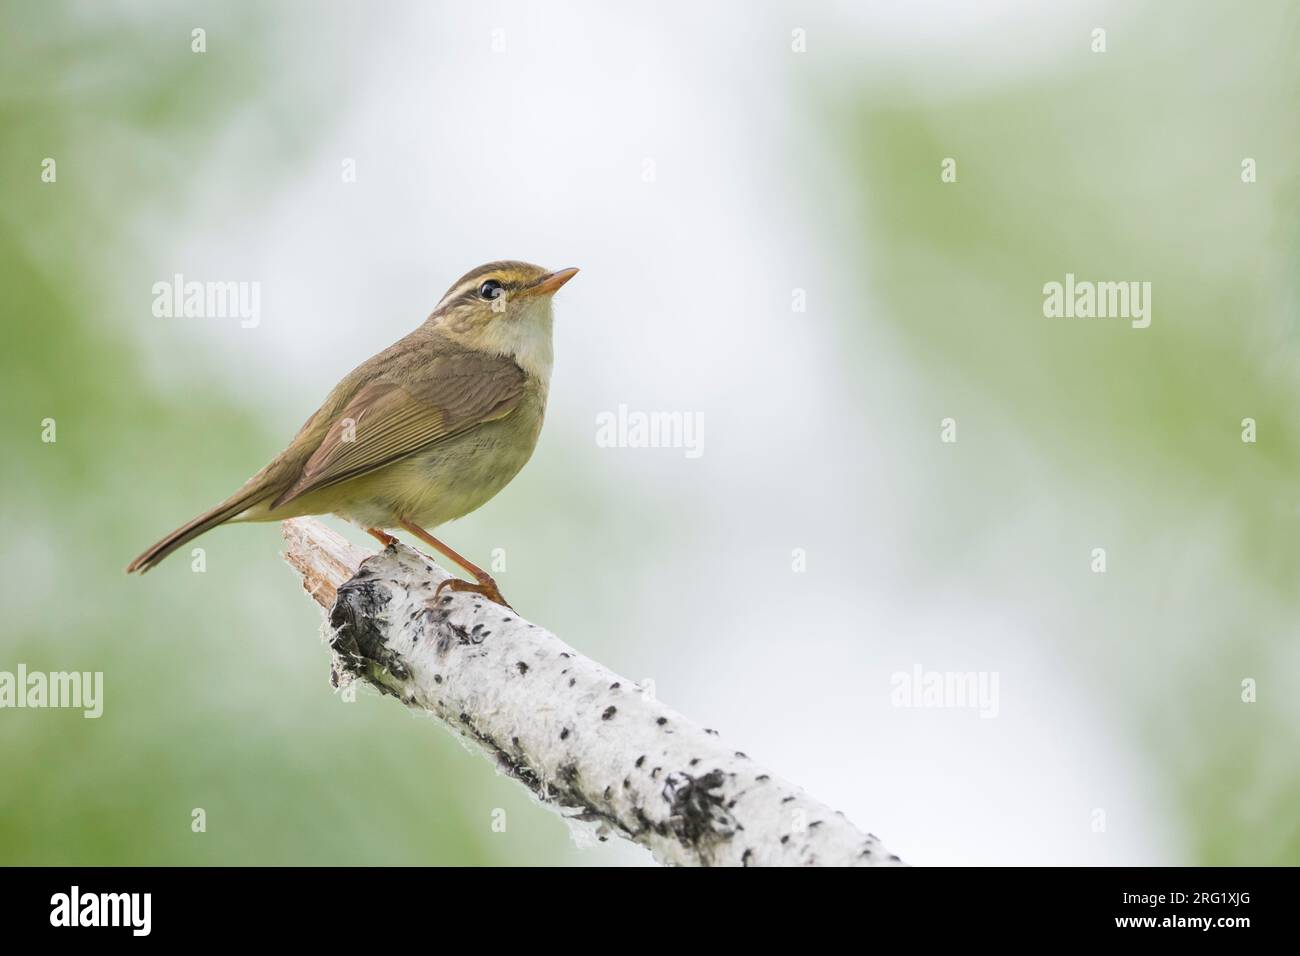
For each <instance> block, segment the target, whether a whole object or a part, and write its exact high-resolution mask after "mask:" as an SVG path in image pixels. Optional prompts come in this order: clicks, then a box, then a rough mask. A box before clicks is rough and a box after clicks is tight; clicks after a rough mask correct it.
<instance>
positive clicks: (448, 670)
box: [283, 518, 900, 866]
mask: <svg viewBox="0 0 1300 956" xmlns="http://www.w3.org/2000/svg"><path fill="white" fill-rule="evenodd" d="M283 530H284V537H285V541H286V542H287V547H286V553H285V557H286V559H287V560H288V562H289V563H290V564H291V565H292V566H293V567H294V568H296V569H297V570H298V572H299V573H300V574H301V575H302V579H303V587H304V588H305V589H306V591H307V593H308V594H310V595H311V596H312V598H313V599H315V601H316V602H317V603H318V604H320V605H321V607H323V608H324V609H325V610H326V611H327V612H328V618H327V634H328V641H329V645H330V649H331V651H332V655H333V666H332V674H331V681H332V683H333V684H334V686H336V687H341V686H344V685H346V684H349V683H351V682H352V681H353V680H358V679H359V680H363V681H365V682H367V683H369V684H371V685H373V686H374V687H376V688H378V689H379V690H380V691H381V692H383V693H385V694H389V695H392V696H393V697H396V698H397V699H398V700H401V701H402V702H403V703H405V704H406V705H407V706H408V707H411V708H414V709H417V710H422V711H424V712H426V713H428V714H430V715H431V716H433V717H434V718H436V719H437V720H438V721H440V722H441V723H443V724H445V725H446V726H447V727H449V728H450V729H452V730H453V731H454V732H455V733H457V734H458V735H460V736H461V737H462V738H463V739H464V740H465V741H467V742H468V743H469V744H470V746H471V749H477V750H479V751H481V752H482V753H484V754H486V755H487V756H488V757H489V758H490V759H492V760H493V762H494V763H495V764H496V765H497V767H498V768H499V769H500V770H501V772H503V773H505V774H506V775H507V776H509V777H511V778H513V779H515V780H517V781H519V782H520V783H521V784H523V785H524V786H525V787H527V788H528V789H529V790H530V791H532V793H533V794H534V795H535V796H536V797H537V799H538V800H539V801H541V803H543V804H544V805H546V806H549V807H551V808H552V809H555V810H557V811H558V812H559V813H561V814H562V815H563V816H565V817H566V818H568V819H569V820H570V821H577V822H579V823H581V824H586V825H588V827H589V828H591V829H594V831H595V835H596V836H597V838H598V839H601V840H604V839H608V838H609V837H610V836H611V835H613V836H618V837H622V838H624V839H627V840H631V841H632V842H634V843H638V844H641V845H642V846H645V847H648V848H649V850H650V852H651V853H652V854H653V855H654V857H655V859H657V860H659V861H660V862H662V863H669V864H682V865H690V866H863V865H873V864H882V865H889V864H898V863H899V862H900V861H899V859H898V857H896V856H893V855H892V854H890V853H889V852H888V851H887V850H885V849H884V847H882V846H881V844H880V841H879V840H878V839H877V838H876V837H875V836H872V835H871V834H867V833H863V832H861V831H859V830H858V829H857V828H856V827H854V826H853V824H851V823H850V822H849V821H848V820H847V819H846V818H845V817H844V815H843V814H842V813H839V812H836V811H833V810H831V809H829V808H828V807H826V806H824V805H823V804H821V803H818V802H817V801H816V800H814V799H812V798H811V797H809V796H808V795H807V794H806V793H804V792H803V791H802V790H801V789H799V788H798V787H796V786H793V785H792V784H789V783H786V782H785V781H783V780H780V779H778V778H777V777H775V776H773V775H772V774H770V773H769V772H767V771H766V770H764V769H763V768H762V767H761V766H759V765H758V764H757V763H755V762H754V761H753V760H751V759H750V758H749V757H747V756H746V755H745V754H744V753H742V752H740V751H738V750H736V749H735V748H734V747H730V746H728V745H727V744H725V743H724V742H723V741H722V738H721V737H720V736H719V735H718V733H717V731H714V730H709V729H706V728H703V727H700V726H697V725H696V724H693V723H691V722H690V721H689V720H687V719H686V718H684V717H683V716H682V715H681V714H678V713H677V712H675V711H673V710H670V709H669V708H667V707H665V706H664V705H663V704H661V703H659V702H658V701H656V700H655V699H653V698H652V697H650V696H649V695H647V694H645V693H643V692H642V689H641V688H640V687H638V686H637V684H635V683H634V682H632V681H630V680H628V679H626V678H624V677H620V676H619V675H617V674H615V673H614V672H612V671H611V670H609V669H608V668H606V667H604V666H603V665H601V664H599V663H597V662H595V661H593V660H591V659H589V658H587V657H584V656H583V655H582V654H579V653H578V652H577V651H575V650H574V649H573V648H572V647H569V646H568V645H567V644H565V643H564V642H562V641H561V640H560V639H559V638H557V637H556V636H555V635H553V634H551V633H549V632H548V631H545V630H543V629H542V628H540V627H537V626H536V625H534V624H530V623H528V622H527V621H525V620H524V619H522V618H521V617H519V616H518V615H517V614H515V613H514V612H512V611H508V610H506V609H504V608H502V607H499V606H498V605H496V604H493V603H491V602H489V601H486V600H484V599H483V598H481V597H479V596H478V595H476V594H472V593H464V592H461V593H455V592H444V593H443V594H442V595H441V596H440V597H439V598H438V599H437V602H436V603H434V600H433V593H434V589H435V588H436V587H437V585H438V582H439V581H441V580H443V579H444V578H446V577H448V575H447V573H446V572H445V571H443V570H442V569H441V568H439V567H438V566H437V565H435V564H434V563H433V560H432V559H430V558H428V557H426V556H425V555H423V554H421V553H420V552H418V551H415V550H414V549H412V548H410V547H407V546H406V545H404V544H398V545H395V546H393V547H390V548H387V549H386V550H385V551H383V552H382V553H380V554H376V555H370V556H367V554H366V552H363V551H361V550H359V549H357V548H355V547H353V546H352V545H351V544H350V543H348V542H347V541H346V540H344V539H343V538H341V537H340V536H339V535H337V534H335V533H334V532H333V531H331V530H329V529H328V528H326V527H325V526H324V525H322V524H321V523H320V522H318V521H313V520H310V519H302V518H298V519H293V520H290V521H286V522H284V525H283Z"/></svg>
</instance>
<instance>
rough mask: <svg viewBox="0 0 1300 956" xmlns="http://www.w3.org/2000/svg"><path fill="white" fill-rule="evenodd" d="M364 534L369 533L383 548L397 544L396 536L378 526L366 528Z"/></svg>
mask: <svg viewBox="0 0 1300 956" xmlns="http://www.w3.org/2000/svg"><path fill="white" fill-rule="evenodd" d="M366 534H368V535H370V536H371V537H372V538H374V539H375V540H376V541H378V542H379V543H380V544H382V545H383V546H384V547H385V548H391V547H392V546H393V545H395V544H397V539H396V538H394V537H393V536H392V535H391V534H389V533H388V532H387V531H384V530H382V529H380V528H367V529H366Z"/></svg>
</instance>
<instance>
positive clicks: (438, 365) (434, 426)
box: [272, 352, 524, 508]
mask: <svg viewBox="0 0 1300 956" xmlns="http://www.w3.org/2000/svg"><path fill="white" fill-rule="evenodd" d="M404 377H405V378H410V379H413V381H407V382H403V383H401V384H399V383H397V382H393V381H384V380H379V381H375V382H371V383H370V384H368V385H366V386H364V387H362V388H361V389H360V390H359V391H358V392H357V394H356V395H355V396H354V397H353V398H352V400H351V401H349V402H348V403H347V405H345V406H344V408H343V410H342V411H340V412H339V413H338V416H337V417H336V418H335V419H334V422H333V423H332V424H331V425H330V427H329V430H328V431H327V432H326V433H325V437H324V438H323V439H322V440H321V443H320V445H319V446H318V447H317V448H316V451H315V452H313V453H312V455H311V457H310V458H308V459H307V463H306V464H305V465H304V466H303V469H302V473H301V474H300V475H299V477H298V480H297V481H295V482H294V483H293V484H292V485H290V486H289V487H288V488H287V489H286V490H285V491H284V492H283V493H281V494H280V496H279V497H278V498H276V499H275V501H274V502H273V503H272V507H273V508H278V507H280V506H281V505H283V504H285V503H286V502H289V501H292V500H294V499H295V498H299V497H301V496H302V495H305V494H307V493H308V492H311V491H315V490H317V489H319V488H325V487H327V486H329V485H333V484H337V483H338V482H340V481H346V480H348V479H349V478H355V477H357V476H358V475H362V474H365V473H366V472H368V471H374V470H375V469H376V468H381V467H383V466H384V465H387V464H389V463H391V462H394V461H397V460H398V459H399V458H405V457H406V456H407V455H410V454H413V453H415V452H418V451H421V450H423V449H425V448H428V447H430V446H431V445H434V444H436V443H438V442H440V441H444V440H445V439H447V438H450V437H451V436H453V435H458V434H460V433H461V432H464V431H465V430H467V429H469V428H473V427H474V426H475V425H481V424H482V423H484V422H489V421H493V420H494V419H498V418H503V417H504V416H506V415H508V414H510V412H512V411H513V410H514V409H515V407H516V406H517V405H518V404H519V398H520V396H521V395H522V394H523V388H524V373H523V371H522V370H521V369H520V368H519V366H517V365H516V364H515V363H514V362H513V361H511V360H510V359H508V358H504V357H501V356H496V355H485V354H483V353H478V352H456V353H453V354H451V355H446V356H439V357H437V358H434V359H431V360H429V361H428V362H427V363H425V364H424V365H423V366H422V367H421V368H419V369H418V370H411V371H410V372H408V374H407V375H406V376H404Z"/></svg>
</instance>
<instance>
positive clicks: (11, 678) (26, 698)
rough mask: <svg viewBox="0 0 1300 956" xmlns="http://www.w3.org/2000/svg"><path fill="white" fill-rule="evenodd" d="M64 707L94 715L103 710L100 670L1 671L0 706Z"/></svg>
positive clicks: (101, 673)
mask: <svg viewBox="0 0 1300 956" xmlns="http://www.w3.org/2000/svg"><path fill="white" fill-rule="evenodd" d="M5 707H20V708H21V707H34V708H40V707H67V708H73V709H78V710H81V711H82V712H83V713H82V715H81V716H83V717H85V718H87V719H94V718H96V717H99V716H100V715H101V714H103V713H104V672H103V671H50V672H49V673H48V674H47V673H45V672H44V671H30V672H29V671H28V670H27V665H26V664H19V665H18V671H17V672H16V673H15V672H13V671H0V708H5Z"/></svg>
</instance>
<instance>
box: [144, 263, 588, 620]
mask: <svg viewBox="0 0 1300 956" xmlns="http://www.w3.org/2000/svg"><path fill="white" fill-rule="evenodd" d="M577 272H578V270H577V269H574V268H569V269H560V270H557V271H549V270H547V269H544V268H542V267H541V266H536V265H533V264H531V263H528V262H520V261H517V260H500V261H496V262H489V263H487V264H486V265H482V266H479V267H478V268H476V269H471V270H470V271H469V272H467V273H465V274H464V275H463V276H461V277H460V278H459V279H457V280H456V281H455V282H454V283H452V285H451V287H450V288H449V289H448V290H447V292H446V294H444V295H443V297H442V299H441V300H440V301H439V302H438V304H437V306H436V307H435V308H434V310H433V312H432V313H430V315H429V317H428V318H427V319H426V320H425V321H424V322H423V323H422V324H421V325H420V326H419V327H418V328H416V329H415V330H414V331H412V332H411V333H410V334H408V335H406V336H404V337H403V338H401V339H399V340H398V341H397V342H395V343H394V344H393V345H391V346H389V347H388V348H386V349H384V350H383V351H382V352H380V353H379V354H377V355H375V356H372V357H371V358H369V359H367V360H366V361H365V362H362V363H361V364H360V365H358V366H357V367H356V368H355V369H353V370H352V371H351V372H349V373H348V374H347V375H346V376H344V378H343V380H342V381H340V382H339V383H338V385H336V386H335V387H334V389H333V390H332V391H331V392H330V393H329V395H328V397H327V398H326V399H325V401H324V403H323V404H322V405H321V406H320V408H318V409H317V410H316V411H315V412H314V413H313V414H312V416H311V417H310V418H308V419H307V421H306V423H305V424H304V425H303V426H302V428H301V429H300V430H299V431H298V434H297V435H296V436H295V437H294V439H293V440H292V441H291V442H290V443H289V445H288V447H287V448H285V449H284V451H282V452H280V454H279V455H277V456H276V457H275V458H274V459H272V460H271V462H270V464H268V465H267V466H266V467H265V468H263V469H262V470H261V471H259V472H258V473H257V474H255V475H254V476H253V477H252V478H250V479H248V481H247V482H245V483H244V485H243V487H241V488H240V489H239V490H238V491H236V492H235V493H234V494H232V495H231V496H230V497H229V498H227V499H226V500H225V501H222V502H221V503H220V504H217V505H215V506H214V507H212V508H210V509H208V510H207V511H205V512H203V513H202V514H200V515H198V516H197V517H196V518H194V519H192V520H190V521H188V522H186V523H185V524H183V525H181V526H180V527H179V528H177V529H176V530H175V531H173V532H171V533H170V534H168V535H167V536H165V537H164V538H162V539H161V540H160V541H158V542H157V543H156V544H154V545H152V546H151V547H150V548H148V549H147V550H146V551H144V552H143V553H142V554H141V555H140V556H139V557H137V558H136V559H135V560H134V561H132V562H131V563H130V564H129V565H128V566H127V568H126V570H127V573H134V572H140V573H144V572H146V571H148V570H149V569H150V568H152V567H154V566H155V565H157V564H158V563H159V562H160V561H162V560H163V559H164V558H165V557H167V555H169V554H171V553H172V552H173V551H175V550H176V549H177V548H179V547H181V546H182V545H184V544H186V543H187V542H189V541H192V540H193V539H194V538H197V537H198V536H199V535H201V534H205V533H206V532H208V531H210V530H211V529H213V528H215V527H217V526H218V525H223V524H235V523H241V522H249V521H282V520H284V519H286V518H296V517H301V516H303V515H321V514H334V515H337V516H339V517H340V518H343V519H345V520H347V521H349V522H351V523H353V524H356V525H358V526H359V527H361V528H363V529H365V530H366V531H367V532H368V533H369V534H370V535H372V536H373V537H375V538H376V539H377V540H378V541H379V542H380V543H381V544H382V545H384V547H386V548H387V547H389V546H391V545H393V544H395V543H396V541H397V539H396V538H395V537H394V536H393V535H391V534H389V531H396V530H405V531H407V532H409V533H410V534H412V535H414V536H415V537H417V538H419V539H420V540H421V541H423V542H425V543H426V544H428V545H430V546H431V547H433V548H435V549H436V550H437V551H438V552H440V553H441V554H442V555H443V556H444V557H446V558H448V559H450V560H451V561H454V562H455V563H456V564H458V565H460V566H461V567H462V568H464V569H465V570H466V571H467V572H469V574H470V575H471V576H472V577H473V578H474V581H472V582H471V581H466V580H464V579H462V578H456V577H452V578H448V579H447V580H445V581H443V582H441V583H440V584H439V586H438V589H437V591H436V592H435V595H434V597H435V599H436V598H437V596H438V595H439V594H441V592H442V591H443V589H444V588H446V589H450V590H453V591H470V592H474V593H477V594H481V595H483V596H484V597H485V598H487V599H488V600H490V601H493V602H495V603H497V604H500V605H502V606H504V607H506V608H509V607H510V605H509V604H508V603H506V600H505V597H504V596H503V595H502V594H501V590H500V588H499V587H497V584H496V582H495V581H494V580H493V579H492V576H491V575H490V574H488V573H487V572H486V571H484V570H483V569H482V568H480V567H478V566H477V565H475V564H473V563H472V562H470V561H469V560H468V559H467V558H465V557H463V556H461V555H460V554H458V553H457V552H456V551H454V550H452V548H450V547H449V546H447V545H446V544H444V543H443V542H441V541H439V540H438V539H437V538H435V537H434V536H433V535H432V534H431V533H430V529H433V528H437V527H438V526H439V525H442V524H445V523H446V522H448V521H453V520H455V519H456V518H461V517H464V516H465V515H467V514H469V513H470V512H472V511H475V510H477V509H478V508H480V507H482V506H483V505H484V504H486V503H487V502H488V501H489V500H491V499H492V498H493V497H494V496H495V495H496V494H497V492H499V491H501V489H502V488H504V487H505V486H506V485H507V484H509V483H510V481H511V480H512V479H513V478H514V477H515V475H517V474H518V473H519V471H520V470H521V469H522V468H523V467H524V465H525V464H526V463H527V462H528V459H529V458H530V457H532V454H533V450H534V448H536V446H537V440H538V437H539V435H540V434H541V430H542V420H543V418H544V417H545V413H546V398H547V393H548V391H549V388H550V380H551V368H552V365H553V362H554V352H553V347H552V328H553V324H554V319H553V311H552V303H551V299H552V297H553V296H554V295H555V293H556V292H557V291H559V289H560V287H561V286H563V285H564V284H565V283H566V282H568V281H569V280H570V279H572V278H573V277H574V276H575V275H576V274H577Z"/></svg>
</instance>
